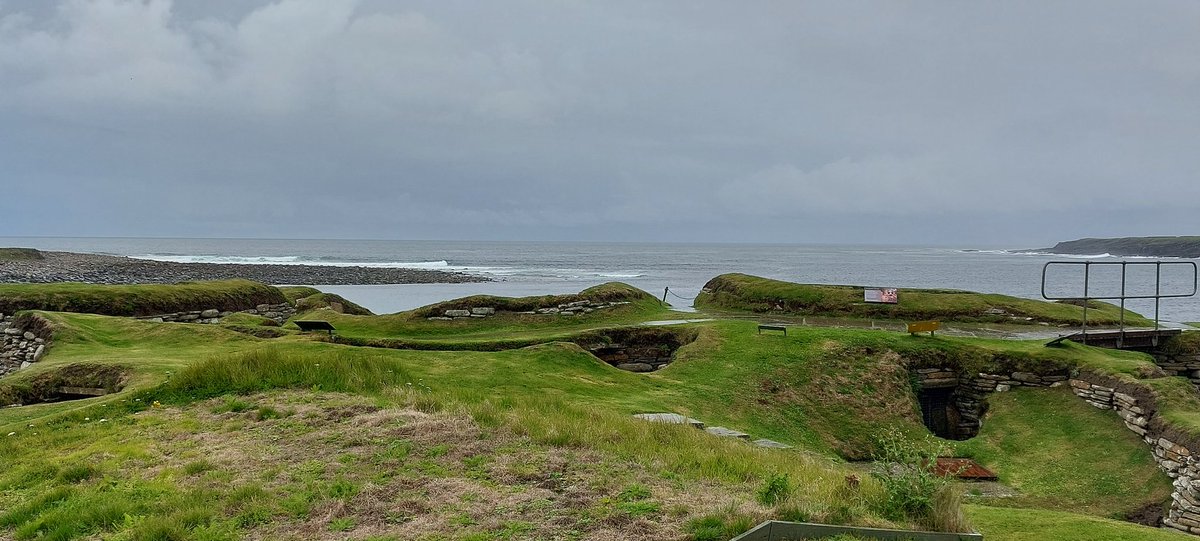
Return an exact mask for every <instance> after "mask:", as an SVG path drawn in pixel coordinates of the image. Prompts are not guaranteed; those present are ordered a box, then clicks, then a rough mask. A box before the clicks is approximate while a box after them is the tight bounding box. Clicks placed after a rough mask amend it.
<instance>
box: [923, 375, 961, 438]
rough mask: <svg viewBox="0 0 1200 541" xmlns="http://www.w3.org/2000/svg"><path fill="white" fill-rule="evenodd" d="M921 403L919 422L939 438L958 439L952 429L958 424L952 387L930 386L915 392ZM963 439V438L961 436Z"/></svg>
mask: <svg viewBox="0 0 1200 541" xmlns="http://www.w3.org/2000/svg"><path fill="white" fill-rule="evenodd" d="M917 402H918V403H919V404H920V405H921V422H922V423H924V424H925V427H926V428H928V429H929V431H930V432H933V433H934V435H936V436H937V437H939V438H945V439H948V440H956V439H959V438H958V437H957V436H958V433H957V432H956V431H955V430H954V429H953V428H954V427H955V426H957V425H958V417H959V415H958V408H955V407H954V388H953V387H942V388H930V389H921V390H920V391H919V392H917ZM963 439H965V438H963Z"/></svg>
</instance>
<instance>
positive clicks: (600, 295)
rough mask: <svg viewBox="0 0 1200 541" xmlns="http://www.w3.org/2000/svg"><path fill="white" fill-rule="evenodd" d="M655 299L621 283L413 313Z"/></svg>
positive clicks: (480, 299)
mask: <svg viewBox="0 0 1200 541" xmlns="http://www.w3.org/2000/svg"><path fill="white" fill-rule="evenodd" d="M656 300H657V299H655V297H654V296H653V295H651V294H649V293H646V292H645V291H642V290H640V289H638V288H636V287H633V286H631V285H628V284H623V283H620V282H608V283H605V284H600V285H598V286H594V287H589V288H587V289H585V290H583V291H580V292H579V293H575V294H571V295H539V296H534V297H496V296H492V295H473V296H470V297H463V298H460V299H454V300H449V301H446V302H439V303H437V304H431V305H429V306H423V307H421V308H417V309H416V310H413V312H412V313H413V315H414V316H416V317H430V316H440V315H442V314H443V313H445V311H446V310H469V309H471V308H475V307H484V306H486V307H490V308H495V310H496V312H532V311H534V310H537V309H540V308H556V307H558V306H560V305H564V304H570V303H573V302H580V301H591V302H605V303H616V302H630V303H634V302H639V301H641V302H645V301H656Z"/></svg>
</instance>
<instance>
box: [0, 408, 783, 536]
mask: <svg viewBox="0 0 1200 541" xmlns="http://www.w3.org/2000/svg"><path fill="white" fill-rule="evenodd" d="M421 406H422V408H423V410H419V409H415V408H414V407H412V405H410V404H405V403H404V402H403V401H402V400H397V399H395V398H383V397H374V398H368V397H362V396H356V395H348V394H338V393H313V392H311V391H302V392H285V393H279V392H275V393H270V394H257V395H251V396H247V397H237V398H235V397H225V398H217V399H214V400H208V401H202V402H199V403H196V404H193V405H185V406H168V407H161V408H151V409H148V410H145V411H142V412H140V413H138V414H137V415H128V414H121V413H118V412H106V411H104V410H105V409H113V408H102V407H97V408H93V409H92V410H91V411H89V412H81V413H79V414H78V415H75V416H73V417H71V418H69V419H65V420H63V421H60V422H57V423H52V424H40V425H38V426H37V427H36V428H35V429H34V430H30V431H25V433H23V434H21V435H20V436H16V437H9V438H7V439H4V440H0V453H3V455H4V456H5V461H6V467H5V469H4V470H3V471H2V472H0V532H3V531H4V529H5V528H6V527H8V526H13V527H14V531H13V533H14V534H15V537H17V538H19V539H26V538H30V537H34V536H37V535H39V534H41V535H43V536H44V538H45V539H71V538H80V537H85V536H93V535H96V534H107V535H106V536H105V537H106V538H108V537H109V536H113V535H116V536H118V537H114V538H119V539H205V540H225V539H230V540H232V539H239V538H242V537H243V536H249V537H254V538H269V539H277V538H293V539H330V540H332V539H347V538H352V539H375V540H384V539H388V540H393V539H394V540H398V539H427V540H433V539H461V540H491V539H530V538H542V539H551V538H553V539H572V538H579V537H582V536H584V535H586V536H588V537H591V538H621V539H647V540H649V539H664V538H678V537H679V536H680V535H681V534H682V533H683V532H685V531H687V530H688V523H689V522H691V521H693V520H696V519H699V518H702V517H705V516H707V515H711V514H720V513H725V512H727V511H726V510H727V509H730V508H731V506H732V508H733V509H735V510H736V513H737V514H740V515H744V516H745V517H747V518H746V519H743V520H742V522H743V523H745V524H750V523H752V522H751V521H752V520H756V519H758V518H762V517H765V516H767V514H768V513H769V510H768V509H766V508H763V507H761V506H759V505H757V504H754V503H752V496H751V495H750V494H749V492H750V490H749V487H748V486H747V485H746V484H745V483H742V482H736V481H735V482H729V481H723V480H720V479H706V478H704V477H703V476H698V475H694V474H688V473H684V474H674V473H673V472H671V471H669V470H666V469H663V468H664V465H660V464H655V463H652V462H650V461H642V462H638V461H630V460H627V459H624V458H622V457H620V456H618V455H616V454H614V453H612V452H607V451H605V450H603V449H594V448H593V447H594V446H586V447H585V446H572V445H565V446H564V445H556V444H553V443H548V442H545V441H541V440H543V439H545V438H544V437H542V438H539V437H536V436H530V435H527V434H522V433H519V432H517V431H514V430H512V429H511V428H510V427H509V426H507V425H505V424H504V423H503V422H489V423H481V422H479V421H476V420H475V419H473V418H472V416H471V415H470V413H469V412H465V411H459V410H442V409H441V408H440V406H437V405H435V404H434V403H431V402H428V401H423V402H421ZM113 413H116V414H115V415H113ZM85 415H88V416H87V417H85ZM101 418H104V419H105V422H101V421H100V419H101ZM609 426H610V427H611V426H612V425H609ZM621 428H622V429H624V430H627V431H633V430H646V429H647V427H644V426H638V425H634V424H633V423H632V421H629V420H624V425H623V426H622V427H621ZM649 428H651V429H652V430H651V432H652V433H653V434H654V435H655V437H656V438H657V439H659V440H661V441H662V442H664V443H672V444H675V445H679V446H683V447H697V448H700V447H704V448H706V452H707V454H710V455H714V456H726V457H728V458H738V459H741V460H745V461H746V462H750V463H753V462H763V461H765V462H766V463H773V465H775V466H783V467H789V468H790V469H791V470H796V469H797V468H796V466H795V465H787V464H783V462H784V460H791V459H789V458H786V457H782V456H781V455H782V453H778V452H776V453H769V452H763V451H754V452H753V453H754V454H755V455H757V456H742V454H744V453H746V452H748V451H749V450H748V449H747V448H746V447H745V446H744V445H738V444H736V443H735V442H722V441H715V442H712V441H706V442H704V445H701V442H699V441H698V440H699V439H700V437H701V436H703V435H702V434H701V433H699V432H698V431H694V430H690V429H683V428H681V427H649ZM34 431H36V432H37V434H36V435H35V434H34ZM34 449H36V450H38V452H33V450H34ZM702 454H703V453H702ZM773 456H774V458H773ZM3 535H4V534H3V533H0V536H3Z"/></svg>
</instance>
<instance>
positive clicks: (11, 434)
mask: <svg viewBox="0 0 1200 541" xmlns="http://www.w3.org/2000/svg"><path fill="white" fill-rule="evenodd" d="M8 435H9V436H16V435H17V433H16V432H9V433H8Z"/></svg>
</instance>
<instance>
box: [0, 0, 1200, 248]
mask: <svg viewBox="0 0 1200 541" xmlns="http://www.w3.org/2000/svg"><path fill="white" fill-rule="evenodd" d="M1197 28H1200V4H1198V3H1196V2H1191V1H1181V2H1137V3H1132V2H1104V1H1087V2H1084V1H1072V2H1068V1H1063V2H996V3H979V2H938V1H929V2H846V1H830V2H750V3H741V2H739V3H733V2H632V1H631V2H613V1H596V2H589V1H582V0H580V1H568V0H557V1H552V0H545V1H511V2H447V1H440V0H439V1H429V2H384V1H370V0H361V1H358V0H277V1H274V2H257V3H255V2H243V1H232V0H205V1H202V0H192V1H185V0H177V1H175V2H170V1H168V0H149V1H144V0H95V1H84V0H68V1H64V2H58V3H52V2H45V1H42V0H36V1H13V0H7V1H5V0H0V185H2V187H3V192H2V193H0V217H3V218H2V219H0V235H130V236H257V237H306V238H311V237H353V238H398V239H404V238H464V239H488V238H513V239H582V240H589V239H590V240H639V239H642V240H695V241H703V240H762V241H801V242H822V241H829V242H845V241H853V242H927V243H939V242H1000V243H1015V244H1017V245H1022V246H1025V245H1034V244H1038V243H1042V242H1047V241H1050V240H1058V239H1060V238H1067V237H1073V236H1082V235H1123V234H1155V233H1157V234H1187V233H1192V234H1195V233H1197V231H1196V230H1197V228H1198V226H1200V218H1198V217H1197V209H1200V204H1198V202H1200V182H1197V179H1196V172H1197V171H1200V152H1197V151H1196V149H1200V32H1196V29H1197Z"/></svg>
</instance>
